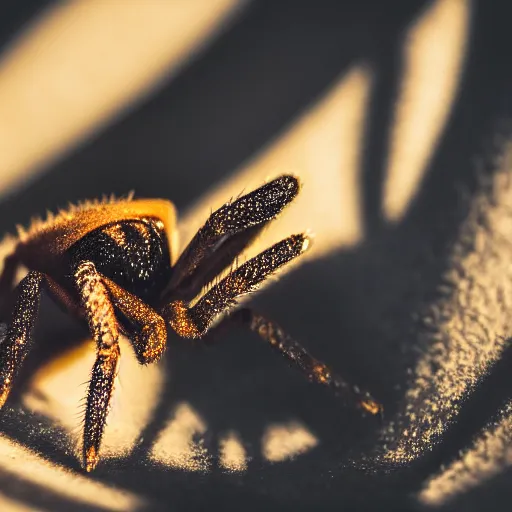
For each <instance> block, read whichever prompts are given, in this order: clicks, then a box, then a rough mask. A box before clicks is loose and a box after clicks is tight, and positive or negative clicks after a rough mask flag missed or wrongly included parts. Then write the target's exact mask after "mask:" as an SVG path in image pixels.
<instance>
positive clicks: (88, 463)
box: [84, 446, 99, 473]
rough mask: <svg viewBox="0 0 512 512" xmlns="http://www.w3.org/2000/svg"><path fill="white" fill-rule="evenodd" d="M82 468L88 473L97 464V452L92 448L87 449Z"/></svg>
mask: <svg viewBox="0 0 512 512" xmlns="http://www.w3.org/2000/svg"><path fill="white" fill-rule="evenodd" d="M84 458H85V460H84V466H85V471H87V473H90V472H91V471H93V470H94V469H95V468H96V466H97V465H98V462H99V457H98V452H97V450H96V448H95V447H94V446H91V447H89V448H88V449H87V450H86V452H85V457H84Z"/></svg>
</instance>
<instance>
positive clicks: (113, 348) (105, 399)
mask: <svg viewBox="0 0 512 512" xmlns="http://www.w3.org/2000/svg"><path fill="white" fill-rule="evenodd" d="M74 279H75V284H76V288H77V291H78V293H79V295H80V298H81V302H82V307H83V308H84V310H85V314H86V318H87V321H88V323H89V328H90V330H91V333H92V335H93V337H94V340H95V341H96V344H97V356H96V361H95V363H94V366H93V369H92V375H91V381H90V383H89V391H88V393H87V405H86V411H85V426H84V443H83V463H84V466H85V469H86V471H92V470H93V469H94V468H95V467H96V465H97V463H98V460H99V457H98V453H99V449H100V444H101V439H102V437H103V431H104V429H105V421H106V418H107V414H108V409H109V405H110V401H111V398H112V393H113V390H114V380H115V378H116V375H117V367H118V363H119V356H120V349H119V342H118V340H119V329H118V325H117V319H116V317H115V313H114V308H113V306H112V303H111V302H110V298H109V295H108V291H107V288H106V287H105V285H104V283H103V282H102V277H101V275H100V274H99V273H98V272H97V271H96V267H95V266H94V263H92V262H90V261H82V262H80V263H79V264H78V265H77V266H76V268H75V271H74Z"/></svg>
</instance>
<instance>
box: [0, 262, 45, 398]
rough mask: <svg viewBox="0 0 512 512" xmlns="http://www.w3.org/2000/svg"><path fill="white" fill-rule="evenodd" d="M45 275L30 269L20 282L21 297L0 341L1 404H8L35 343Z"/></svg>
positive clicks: (18, 288) (19, 292)
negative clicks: (33, 338) (34, 334)
mask: <svg viewBox="0 0 512 512" xmlns="http://www.w3.org/2000/svg"><path fill="white" fill-rule="evenodd" d="M43 282H44V275H43V274H42V273H41V272H37V271H35V270H33V271H31V272H29V273H28V274H27V275H26V276H25V277H24V278H23V279H22V280H21V281H20V282H19V284H18V286H17V287H16V291H17V292H18V298H17V300H16V304H15V306H14V309H13V312H12V317H11V321H10V324H9V326H8V328H7V333H6V334H5V337H4V339H3V340H2V341H1V343H0V407H2V406H3V405H4V404H5V401H6V400H7V397H8V396H9V393H10V391H11V388H12V384H13V381H14V379H15V378H16V375H17V374H18V371H19V369H20V368H21V365H22V363H23V360H24V359H25V357H26V356H27V354H28V352H29V350H30V348H31V345H32V335H33V330H34V324H35V321H36V318H37V313H38V311H39V302H40V299H41V290H42V285H43Z"/></svg>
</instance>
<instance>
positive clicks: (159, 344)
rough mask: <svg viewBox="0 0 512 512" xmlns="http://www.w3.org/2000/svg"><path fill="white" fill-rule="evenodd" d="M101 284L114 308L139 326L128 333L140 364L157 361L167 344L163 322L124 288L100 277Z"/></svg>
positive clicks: (154, 312)
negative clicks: (106, 290)
mask: <svg viewBox="0 0 512 512" xmlns="http://www.w3.org/2000/svg"><path fill="white" fill-rule="evenodd" d="M102 280H103V283H104V284H105V286H106V287H107V289H108V291H109V292H110V295H111V297H112V302H113V304H114V306H115V308H116V309H117V310H119V311H121V313H122V314H123V315H124V316H125V317H126V318H127V319H128V320H129V321H130V322H132V323H135V324H137V325H138V326H140V329H138V330H137V331H136V332H133V331H130V332H129V333H128V335H129V338H130V340H131V341H132V343H133V346H134V349H135V353H136V355H137V358H138V360H139V362H140V363H141V364H148V363H152V362H154V361H158V360H159V359H160V357H161V356H162V354H163V352H164V350H165V346H166V342H167V327H166V324H165V320H164V319H163V318H162V317H161V316H160V315H159V314H158V313H157V312H156V311H155V310H154V309H152V308H151V307H149V306H148V305H147V304H145V303H144V302H143V301H141V300H140V299H139V298H138V297H136V296H135V295H132V294H131V293H129V292H128V291H126V290H125V289H124V288H121V287H120V286H119V285H117V284H116V283H114V281H111V280H110V279H108V278H107V277H104V276H102Z"/></svg>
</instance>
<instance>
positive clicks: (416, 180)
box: [383, 0, 471, 222]
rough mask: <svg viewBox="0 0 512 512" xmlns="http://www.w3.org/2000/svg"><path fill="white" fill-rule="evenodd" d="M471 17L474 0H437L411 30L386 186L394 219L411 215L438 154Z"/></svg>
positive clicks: (386, 201)
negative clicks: (423, 180) (411, 210)
mask: <svg viewBox="0 0 512 512" xmlns="http://www.w3.org/2000/svg"><path fill="white" fill-rule="evenodd" d="M470 18H471V2H470V0H437V1H436V2H432V3H431V4H430V6H429V8H428V9H427V10H426V11H425V13H424V14H423V15H422V16H421V17H420V18H419V19H418V21H417V23H416V24H414V25H413V26H412V27H410V28H409V30H408V33H407V36H406V41H407V44H406V45H404V49H403V53H404V61H405V69H404V74H403V78H402V83H401V90H400V94H399V97H398V101H397V104H396V110H395V119H394V124H393V126H392V129H391V138H390V149H389V159H388V166H387V171H386V179H385V184H384V198H383V203H384V213H385V216H386V217H387V218H388V219H389V220H392V221H395V222H396V221H398V220H400V219H401V218H402V217H403V216H404V215H405V213H406V211H407V207H408V206H409V204H410V203H411V201H412V200H413V199H414V197H415V196H416V193H417V191H418V190H419V188H420V185H421V183H422V178H423V175H424V173H425V171H426V169H427V167H428V164H429V163H430V159H431V158H432V155H434V154H435V151H436V148H437V144H438V141H439V139H440V137H441V135H442V133H443V131H444V128H445V126H446V122H447V120H448V117H449V114H450V112H451V109H452V106H453V102H454V99H455V95H456V93H457V90H458V86H459V83H460V78H461V74H462V69H463V65H464V57H465V55H466V48H467V42H468V39H469V24H470Z"/></svg>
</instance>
